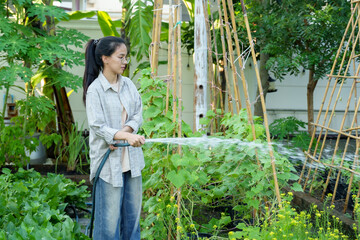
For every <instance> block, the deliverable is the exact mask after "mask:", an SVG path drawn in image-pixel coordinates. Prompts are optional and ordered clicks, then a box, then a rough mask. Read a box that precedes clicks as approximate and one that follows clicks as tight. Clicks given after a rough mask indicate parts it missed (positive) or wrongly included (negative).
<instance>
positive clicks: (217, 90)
mask: <svg viewBox="0 0 360 240" xmlns="http://www.w3.org/2000/svg"><path fill="white" fill-rule="evenodd" d="M159 1H160V0H159ZM156 2H158V1H156ZM173 3H174V6H175V7H174V6H173V5H172V4H173ZM204 3H205V4H204V6H203V9H204V13H205V14H204V15H205V16H204V18H205V21H206V26H207V40H208V41H209V42H213V41H217V40H218V39H216V34H215V29H214V20H213V13H214V12H218V14H219V23H220V25H219V26H220V34H221V37H220V40H221V48H222V49H218V46H217V45H216V44H214V45H215V47H214V49H215V50H213V48H212V44H208V54H207V56H208V58H210V59H209V64H208V68H209V69H208V73H210V75H211V76H209V77H208V82H209V84H208V86H210V89H209V90H210V92H211V94H210V96H211V98H212V99H210V103H211V109H213V110H214V109H215V104H217V105H218V106H220V108H221V114H223V113H225V112H226V111H228V112H230V113H231V114H236V113H239V112H240V111H241V108H242V107H244V106H242V104H241V95H242V96H244V99H245V102H246V104H245V107H246V110H247V113H248V121H249V124H250V125H251V129H252V135H253V138H254V139H256V133H255V125H254V121H253V116H252V109H251V107H252V106H251V105H252V104H251V102H250V97H249V92H248V87H247V81H246V79H245V74H244V65H245V62H244V61H243V60H242V58H241V57H242V56H241V47H240V46H241V44H240V42H239V39H238V36H237V32H236V22H235V14H234V8H233V4H232V1H230V0H227V1H226V0H218V6H217V8H216V9H210V11H208V6H210V5H208V2H207V1H204ZM181 4H182V3H181V2H180V1H179V0H174V2H173V1H172V0H169V9H170V12H169V40H168V68H167V71H168V72H167V73H168V78H167V81H168V82H167V83H168V84H167V88H168V89H167V97H166V102H167V103H166V111H168V110H169V104H168V101H173V122H174V123H175V122H176V121H177V123H178V124H177V125H178V129H177V134H176V133H175V132H174V135H173V137H182V134H181V122H182V110H181V109H182V69H181V67H182V66H181V36H180V34H181V32H180V24H179V22H181V15H182V14H181V7H180V6H181ZM241 4H242V6H243V15H244V19H245V26H246V29H247V36H246V37H247V38H248V40H249V45H250V49H251V55H252V59H253V62H254V69H255V73H256V82H257V84H258V88H259V92H260V95H259V98H260V99H261V103H262V108H263V112H264V125H265V130H266V136H267V142H268V149H269V150H268V151H269V156H270V160H271V166H272V172H273V182H274V191H275V196H276V198H277V201H278V202H279V203H280V202H281V197H280V190H279V186H278V181H277V173H276V165H275V162H276V161H275V157H274V154H273V150H272V144H271V140H270V133H269V128H268V120H267V113H266V106H265V99H264V97H263V89H262V87H261V80H260V74H259V70H258V65H257V61H256V54H255V50H254V43H253V42H254V41H253V39H252V36H251V30H250V26H249V22H248V19H247V13H246V9H245V5H244V2H243V1H241ZM157 6H159V5H157ZM157 13H158V11H157V9H156V8H155V9H154V14H157ZM207 13H210V14H207ZM228 13H229V15H228ZM157 17H158V16H157ZM156 19H158V18H156V17H155V16H154V23H156ZM160 26H161V24H155V27H156V29H154V34H153V36H154V37H155V36H156V33H159V32H160V29H159V28H160ZM224 29H225V31H224ZM225 34H226V35H225ZM157 41H158V39H153V43H154V45H153V48H152V55H151V56H153V55H154V54H155V53H156V51H158V50H157V49H156V44H157ZM233 46H235V51H234V49H233ZM220 50H222V52H220ZM156 55H157V54H156ZM213 55H215V58H216V62H215V63H214V62H213V60H212V56H213ZM151 60H152V66H153V69H156V66H157V63H155V62H156V61H158V59H156V58H151ZM220 61H222V64H221V65H222V66H220ZM236 62H238V63H236ZM237 65H238V66H237ZM228 66H230V67H231V70H230V71H229V69H228ZM222 76H223V77H222ZM221 78H222V79H224V81H225V84H224V85H226V89H223V88H222V86H221V85H222V83H221ZM231 80H232V86H231V82H230V81H231ZM239 85H242V92H241V90H240V88H239ZM205 90H207V89H205ZM170 91H172V95H173V99H169V96H170ZM233 95H234V96H235V97H234V96H233ZM217 100H220V103H218V102H217ZM176 103H178V104H176ZM234 105H235V106H234ZM211 132H213V129H211ZM178 153H179V154H180V155H181V148H180V147H179V148H178ZM257 164H258V166H259V170H262V166H261V163H260V161H259V159H257ZM175 191H176V194H177V205H178V217H180V214H181V213H180V209H181V205H180V204H181V202H180V200H181V188H180V189H172V192H171V194H174V192H175ZM179 236H180V234H179V233H178V232H177V238H178V237H179ZM171 237H172V236H171V235H170V233H169V235H168V239H171Z"/></svg>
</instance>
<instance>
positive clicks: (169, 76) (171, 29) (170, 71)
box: [165, 0, 174, 113]
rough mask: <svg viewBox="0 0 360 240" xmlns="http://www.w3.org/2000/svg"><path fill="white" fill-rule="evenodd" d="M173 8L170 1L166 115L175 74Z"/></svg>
mask: <svg viewBox="0 0 360 240" xmlns="http://www.w3.org/2000/svg"><path fill="white" fill-rule="evenodd" d="M173 39H174V33H173V6H172V0H169V36H168V65H167V73H168V80H167V83H166V103H165V113H167V112H168V110H169V95H170V83H171V82H172V81H173V73H172V69H171V66H172V57H171V56H172V52H173V51H172V49H173Z"/></svg>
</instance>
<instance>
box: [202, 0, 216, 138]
mask: <svg viewBox="0 0 360 240" xmlns="http://www.w3.org/2000/svg"><path fill="white" fill-rule="evenodd" d="M203 8H204V15H205V24H206V36H207V42H208V56H207V60H208V72H209V74H208V82H209V83H210V107H211V110H212V111H213V112H215V109H216V106H215V103H216V85H215V79H214V69H213V67H214V63H213V58H212V44H211V30H210V23H209V14H208V4H207V1H205V2H204V5H203ZM215 45H216V43H215ZM214 124H215V123H214V122H212V123H210V134H211V135H212V134H213V133H214Z"/></svg>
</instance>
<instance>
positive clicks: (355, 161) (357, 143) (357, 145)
mask: <svg viewBox="0 0 360 240" xmlns="http://www.w3.org/2000/svg"><path fill="white" fill-rule="evenodd" d="M351 7H353V4H351ZM352 9H353V8H352ZM356 10H357V13H358V15H360V9H359V8H358V9H354V11H356ZM359 21H360V20H359ZM359 45H360V43H359ZM359 56H360V54H358V55H355V56H353V63H354V72H355V66H356V61H355V58H357V57H359ZM355 83H359V81H355ZM355 99H358V96H357V88H355ZM354 119H355V126H358V120H357V111H356V112H354ZM358 128H359V127H356V128H354V130H355V136H359V135H358ZM359 145H360V141H359V140H356V151H355V159H354V163H353V167H352V168H353V169H355V168H356V167H357V166H358V160H359V156H358V154H359V147H360V146H359ZM353 179H354V174H351V176H350V179H349V186H348V190H347V193H346V199H345V204H344V210H343V212H344V213H345V212H346V209H347V206H348V202H349V198H350V194H351V188H352V183H353ZM359 191H360V188H359ZM356 202H357V199H356ZM354 211H355V209H354Z"/></svg>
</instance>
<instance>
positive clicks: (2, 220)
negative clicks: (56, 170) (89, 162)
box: [0, 169, 90, 240]
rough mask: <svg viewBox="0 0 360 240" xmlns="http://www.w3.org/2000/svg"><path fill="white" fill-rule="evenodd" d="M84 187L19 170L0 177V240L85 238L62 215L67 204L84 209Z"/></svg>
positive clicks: (6, 170)
mask: <svg viewBox="0 0 360 240" xmlns="http://www.w3.org/2000/svg"><path fill="white" fill-rule="evenodd" d="M89 196H90V194H89V192H88V191H87V190H86V186H84V185H82V183H79V184H77V183H75V182H72V181H71V180H69V179H66V178H64V177H63V176H62V175H55V174H48V176H47V177H42V176H41V175H40V173H37V172H35V171H33V170H29V171H25V170H23V169H19V171H18V172H17V173H15V174H11V173H10V170H9V169H3V174H1V175H0V238H1V239H19V240H20V239H44V238H46V239H88V237H86V236H85V235H84V234H83V233H81V229H80V226H79V225H78V224H77V223H75V222H73V221H72V219H71V218H70V217H69V216H67V215H66V214H65V208H66V206H68V205H76V206H77V207H86V205H85V201H86V200H87V198H88V197H89Z"/></svg>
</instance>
